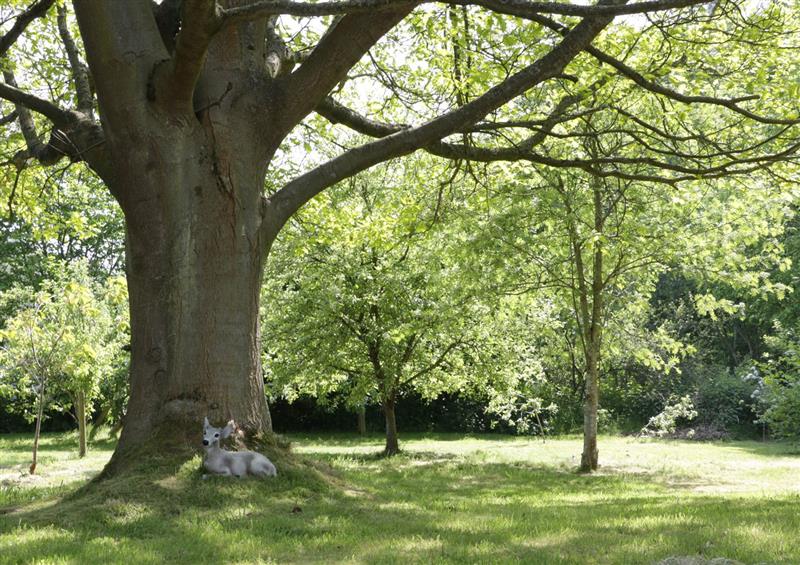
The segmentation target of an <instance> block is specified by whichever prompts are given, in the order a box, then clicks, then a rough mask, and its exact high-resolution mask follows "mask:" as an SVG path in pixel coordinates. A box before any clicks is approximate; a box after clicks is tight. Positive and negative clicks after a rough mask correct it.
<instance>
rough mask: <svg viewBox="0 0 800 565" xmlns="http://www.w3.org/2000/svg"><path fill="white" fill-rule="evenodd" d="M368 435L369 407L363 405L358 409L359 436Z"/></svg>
mask: <svg viewBox="0 0 800 565" xmlns="http://www.w3.org/2000/svg"><path fill="white" fill-rule="evenodd" d="M366 433H367V407H366V405H365V404H362V405H360V406H359V407H358V434H359V435H362V436H363V435H366Z"/></svg>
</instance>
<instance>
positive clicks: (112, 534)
mask: <svg viewBox="0 0 800 565" xmlns="http://www.w3.org/2000/svg"><path fill="white" fill-rule="evenodd" d="M404 439H405V441H404V443H403V448H404V452H403V453H402V454H401V455H399V456H397V457H394V458H385V457H381V456H380V455H379V452H380V450H381V449H382V443H381V441H380V438H378V437H371V438H367V439H364V440H360V439H357V438H352V437H350V438H346V439H344V440H340V438H339V437H336V436H333V437H318V438H308V437H297V438H295V440H296V443H295V446H296V447H295V452H297V453H302V454H303V457H306V458H307V461H309V462H311V463H307V462H305V461H304V460H303V459H300V458H297V457H294V456H287V455H281V454H280V453H276V454H275V457H276V459H278V460H279V461H280V464H279V465H278V469H279V475H278V477H277V478H275V479H271V480H257V479H248V480H231V479H229V478H224V477H212V478H209V479H208V480H203V479H202V478H201V472H200V470H199V466H200V457H199V454H198V455H197V456H195V457H194V458H192V459H190V460H188V461H184V462H180V463H174V464H172V463H170V462H169V461H164V462H162V463H160V464H157V465H152V466H150V467H147V466H145V467H142V468H139V469H134V470H133V471H132V472H131V473H130V474H128V475H126V476H125V477H123V478H119V479H111V480H108V481H101V482H99V483H96V484H92V485H90V487H89V488H85V489H83V490H81V491H79V492H78V493H77V494H73V495H69V496H66V497H64V498H63V499H62V500H60V501H58V500H57V499H56V500H55V501H54V502H50V503H48V505H47V506H46V507H36V506H30V505H27V504H26V505H22V506H19V507H17V508H15V509H14V511H13V512H11V513H7V514H5V515H0V563H5V562H6V561H7V562H10V563H16V562H19V563H29V562H30V563H37V562H41V563H51V562H67V563H88V564H91V563H125V562H128V563H129V562H131V561H130V556H132V555H135V556H136V562H137V563H290V562H302V563H307V562H323V563H404V564H405V563H576V564H577V563H580V564H584V563H655V562H657V561H659V560H662V559H665V558H667V557H670V556H688V557H690V558H693V557H697V558H700V557H703V558H709V559H710V558H714V557H724V558H729V559H736V560H738V561H741V562H743V563H798V562H800V541H798V539H797V536H796V535H795V534H796V532H797V531H800V517H798V513H797V508H798V507H799V506H800V485H798V484H797V480H798V479H797V474H796V473H795V470H796V465H797V463H798V459H800V457H798V455H796V454H795V453H793V452H792V449H791V447H789V446H785V445H781V444H777V445H772V444H761V443H757V442H753V443H747V442H744V443H741V442H735V443H715V444H698V443H686V442H651V441H648V442H641V441H637V440H632V439H629V438H602V442H601V462H603V463H604V466H603V468H602V469H601V472H600V473H597V474H595V475H588V476H587V475H581V474H577V473H576V472H575V468H574V464H573V463H572V461H573V459H574V458H575V457H576V454H577V453H579V451H580V440H579V438H559V439H548V440H547V441H545V442H542V441H541V440H531V439H525V438H509V437H497V436H485V437H459V436H455V435H435V436H409V437H405V438H404ZM3 441H5V440H4V439H0V447H2V445H3V444H2V442H3ZM2 453H3V452H2V451H0V458H2V457H3V456H2V455H1V454H2ZM63 455H64V460H63V464H64V465H67V466H68V465H70V464H71V459H70V458H69V456H68V454H67V453H66V452H65V453H64V454H63ZM270 455H271V456H272V455H273V454H270ZM281 457H283V458H284V459H280V458H281ZM3 464H4V463H3V462H2V459H0V465H3ZM651 466H652V468H651ZM320 469H321V470H322V472H321V471H320ZM766 469H768V470H769V472H766V473H763V474H762V472H763V471H765V470H766ZM759 474H761V475H760V476H762V477H763V478H762V479H761V480H760V482H759V481H758V476H759ZM79 484H81V483H73V484H72V486H64V487H61V490H58V491H54V492H53V493H52V494H53V495H65V494H69V493H71V492H74V489H75V487H76V486H77V485H79ZM709 487H714V489H716V490H714V489H712V490H709ZM40 504H42V503H40Z"/></svg>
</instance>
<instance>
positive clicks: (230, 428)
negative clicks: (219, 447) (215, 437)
mask: <svg viewBox="0 0 800 565" xmlns="http://www.w3.org/2000/svg"><path fill="white" fill-rule="evenodd" d="M235 429H236V424H234V423H233V420H229V421H228V423H227V424H225V427H224V428H222V432H221V433H220V434H219V437H221V438H223V439H224V438H226V437H230V435H231V434H232V433H233V432H234V430H235Z"/></svg>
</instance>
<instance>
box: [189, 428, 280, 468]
mask: <svg viewBox="0 0 800 565" xmlns="http://www.w3.org/2000/svg"><path fill="white" fill-rule="evenodd" d="M235 429H236V424H234V423H233V420H231V421H230V422H228V423H227V425H226V426H225V427H224V428H214V427H212V426H211V424H209V423H208V418H207V417H206V418H204V419H203V446H204V447H205V450H206V456H205V457H204V458H203V466H204V467H205V468H206V470H207V471H209V472H210V473H213V474H215V475H224V476H231V475H232V476H234V477H245V476H247V475H255V476H257V477H274V476H276V475H277V474H278V472H277V471H276V470H275V465H273V464H272V461H270V460H269V459H267V458H266V457H264V456H263V455H261V454H260V453H256V452H255V451H225V450H224V449H222V448H221V447H220V446H219V442H220V440H222V439H225V438H226V437H228V436H230V435H231V434H232V433H233V431H234V430H235ZM203 478H205V477H203Z"/></svg>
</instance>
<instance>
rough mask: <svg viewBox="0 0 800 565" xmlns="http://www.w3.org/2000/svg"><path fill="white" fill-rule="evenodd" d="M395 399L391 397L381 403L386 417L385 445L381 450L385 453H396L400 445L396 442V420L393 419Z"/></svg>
mask: <svg viewBox="0 0 800 565" xmlns="http://www.w3.org/2000/svg"><path fill="white" fill-rule="evenodd" d="M394 408H395V400H394V399H393V398H392V399H390V400H387V401H385V402H384V403H383V415H384V417H385V418H386V447H385V448H384V450H383V452H384V453H385V454H386V455H397V454H398V453H400V446H399V445H398V442H397V421H396V420H395V410H394Z"/></svg>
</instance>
